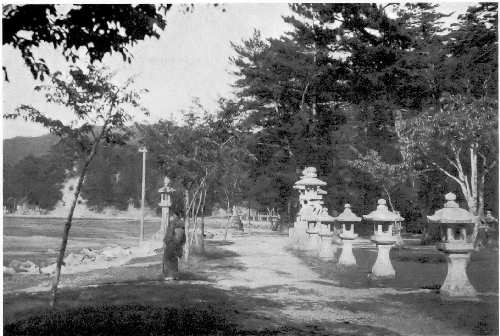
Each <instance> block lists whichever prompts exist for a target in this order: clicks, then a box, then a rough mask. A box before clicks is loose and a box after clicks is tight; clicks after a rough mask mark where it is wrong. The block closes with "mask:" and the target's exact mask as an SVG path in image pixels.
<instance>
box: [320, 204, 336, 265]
mask: <svg viewBox="0 0 500 336" xmlns="http://www.w3.org/2000/svg"><path fill="white" fill-rule="evenodd" d="M316 220H317V222H316V228H317V231H318V238H319V244H318V256H319V257H320V258H322V259H332V258H334V257H335V249H334V248H333V245H332V238H333V232H332V231H331V230H330V224H329V223H332V222H334V221H335V218H333V217H332V216H330V215H329V214H328V209H327V208H321V210H320V211H319V213H317V214H316Z"/></svg>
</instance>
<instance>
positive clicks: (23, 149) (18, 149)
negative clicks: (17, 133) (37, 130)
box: [3, 134, 59, 165]
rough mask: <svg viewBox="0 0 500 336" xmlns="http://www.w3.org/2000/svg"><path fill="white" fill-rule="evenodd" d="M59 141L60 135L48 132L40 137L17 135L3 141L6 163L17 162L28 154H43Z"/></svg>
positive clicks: (4, 160)
mask: <svg viewBox="0 0 500 336" xmlns="http://www.w3.org/2000/svg"><path fill="white" fill-rule="evenodd" d="M58 141H59V137H57V136H55V135H52V134H46V135H42V136H38V137H15V138H11V139H5V140H4V141H3V162H4V164H7V163H8V164H12V165H14V164H16V163H17V162H19V161H20V160H22V159H23V158H25V157H26V156H28V155H30V154H31V155H33V156H42V155H44V154H47V153H48V152H49V150H50V148H51V147H52V146H53V145H55V144H56V143H57V142H58Z"/></svg>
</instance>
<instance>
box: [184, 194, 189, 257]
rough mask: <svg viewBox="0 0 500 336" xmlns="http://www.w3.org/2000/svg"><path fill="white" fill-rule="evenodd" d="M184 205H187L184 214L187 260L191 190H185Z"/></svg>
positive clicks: (187, 254)
mask: <svg viewBox="0 0 500 336" xmlns="http://www.w3.org/2000/svg"><path fill="white" fill-rule="evenodd" d="M184 207H185V214H184V232H185V233H186V243H185V244H184V253H183V257H184V260H185V261H187V260H188V258H189V249H190V246H189V211H190V204H189V190H188V189H186V190H184Z"/></svg>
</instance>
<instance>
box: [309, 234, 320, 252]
mask: <svg viewBox="0 0 500 336" xmlns="http://www.w3.org/2000/svg"><path fill="white" fill-rule="evenodd" d="M307 236H308V237H307V240H306V243H305V249H306V250H308V251H317V250H318V248H319V246H320V237H319V234H318V233H317V232H308V233H307Z"/></svg>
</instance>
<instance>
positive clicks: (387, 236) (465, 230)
mask: <svg viewBox="0 0 500 336" xmlns="http://www.w3.org/2000/svg"><path fill="white" fill-rule="evenodd" d="M325 185H326V183H325V182H323V181H321V180H320V179H318V178H317V174H316V169H315V168H314V167H308V168H306V169H305V170H304V171H303V176H302V178H301V179H300V180H299V181H297V182H296V183H295V185H294V188H295V189H298V190H299V201H300V205H301V209H300V211H299V213H298V216H297V220H296V222H295V225H294V227H293V228H290V232H289V235H290V239H291V240H292V242H293V244H294V245H295V246H297V247H300V248H305V249H307V250H314V251H317V252H318V256H319V257H320V258H333V256H334V253H335V247H334V245H333V244H332V240H333V235H334V234H333V227H334V225H333V223H340V224H342V229H341V231H340V234H339V237H340V239H341V240H342V253H341V255H340V257H339V259H338V263H339V264H341V265H346V266H349V265H356V259H355V257H354V254H353V252H352V245H353V241H354V240H355V239H356V238H358V235H357V234H355V233H354V225H355V224H356V223H359V222H361V220H362V218H361V217H358V216H356V215H355V214H354V213H353V212H352V210H351V207H350V205H349V204H346V205H345V208H344V211H343V212H342V213H341V214H340V215H339V216H337V217H332V216H329V215H328V209H327V208H326V207H325V206H324V201H323V196H324V195H326V191H324V190H323V189H321V187H322V186H325ZM445 199H446V203H445V205H444V208H443V209H441V210H438V211H436V213H435V214H434V215H432V216H428V220H429V221H430V222H434V223H438V224H439V225H441V226H442V227H443V230H442V242H441V243H439V244H438V245H437V248H438V250H440V251H441V252H443V253H444V254H445V256H446V258H447V261H448V273H447V276H446V279H445V281H444V283H443V285H442V286H441V289H440V293H441V295H442V296H443V297H445V298H472V299H474V298H475V297H476V292H475V290H474V288H473V287H472V285H471V284H470V282H469V279H468V277H467V274H466V267H467V264H468V261H469V260H470V254H471V252H472V251H473V244H472V243H471V242H469V241H468V240H469V238H470V229H471V227H472V225H473V224H474V222H475V221H476V220H477V217H475V216H473V215H472V214H471V213H470V212H468V211H467V210H465V209H461V208H460V207H459V206H458V204H457V203H456V196H455V195H454V194H452V193H449V194H447V195H446V196H445ZM363 219H364V220H366V221H370V222H373V224H374V230H373V235H372V236H371V238H370V240H371V241H372V242H374V243H375V244H376V246H377V258H376V261H375V263H374V265H373V267H372V277H374V278H394V277H395V275H396V272H395V270H394V267H393V266H392V263H391V260H390V255H389V253H390V250H391V248H392V247H393V246H394V245H395V244H396V242H397V240H398V239H399V237H398V236H397V235H395V234H394V231H395V226H396V225H399V224H400V223H401V222H402V221H404V218H402V217H401V216H400V215H399V213H397V212H392V211H390V210H389V209H388V208H387V205H386V201H385V200H384V199H380V200H378V202H377V208H376V210H374V211H372V212H371V213H369V214H368V215H364V216H363Z"/></svg>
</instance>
